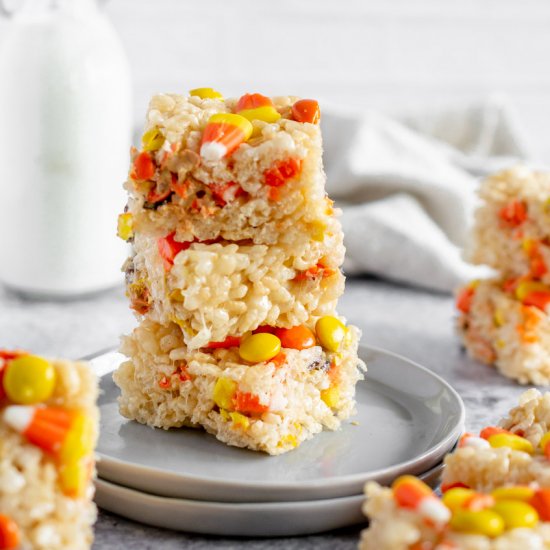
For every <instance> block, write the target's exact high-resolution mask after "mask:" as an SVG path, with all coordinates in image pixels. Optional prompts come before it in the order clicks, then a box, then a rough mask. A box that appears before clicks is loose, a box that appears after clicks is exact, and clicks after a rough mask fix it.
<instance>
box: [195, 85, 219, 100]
mask: <svg viewBox="0 0 550 550" xmlns="http://www.w3.org/2000/svg"><path fill="white" fill-rule="evenodd" d="M189 95H190V96H195V97H200V98H201V99H223V95H222V94H220V92H217V91H216V90H214V88H193V89H192V90H191V91H190V92H189Z"/></svg>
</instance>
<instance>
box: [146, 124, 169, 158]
mask: <svg viewBox="0 0 550 550" xmlns="http://www.w3.org/2000/svg"><path fill="white" fill-rule="evenodd" d="M165 139H166V138H165V137H164V136H163V135H162V133H161V131H160V130H159V128H158V127H157V126H155V127H154V128H151V129H150V130H147V132H145V133H144V134H143V136H141V143H142V146H143V150H144V151H149V152H152V151H158V150H159V149H160V148H161V147H162V145H163V143H164V140H165Z"/></svg>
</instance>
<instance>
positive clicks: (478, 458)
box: [442, 389, 550, 491]
mask: <svg viewBox="0 0 550 550" xmlns="http://www.w3.org/2000/svg"><path fill="white" fill-rule="evenodd" d="M549 443H550V393H546V394H544V395H542V394H541V393H540V392H539V391H537V390H535V389H531V390H528V391H527V392H525V393H524V394H523V395H522V396H521V398H520V404H519V406H518V407H516V408H514V409H512V410H511V411H510V413H509V415H508V417H506V418H505V419H503V420H502V421H501V422H500V426H499V427H494V426H489V427H487V428H484V429H483V430H481V432H480V434H479V436H475V435H473V434H465V435H464V436H463V437H462V439H461V441H460V443H459V448H458V449H457V450H456V451H455V452H454V453H453V454H450V455H448V456H447V457H446V458H445V470H444V472H443V485H442V487H443V489H444V490H445V489H447V488H449V487H454V486H456V485H459V486H466V487H469V488H472V489H476V490H481V491H490V490H492V489H494V488H496V487H500V486H502V485H507V484H525V485H527V484H531V483H537V484H539V485H544V486H548V487H550V445H549Z"/></svg>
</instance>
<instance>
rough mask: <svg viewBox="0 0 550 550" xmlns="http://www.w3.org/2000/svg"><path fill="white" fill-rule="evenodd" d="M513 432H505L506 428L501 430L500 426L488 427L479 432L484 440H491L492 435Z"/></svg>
mask: <svg viewBox="0 0 550 550" xmlns="http://www.w3.org/2000/svg"><path fill="white" fill-rule="evenodd" d="M510 433H512V432H509V431H508V430H505V429H504V428H499V427H498V426H487V427H486V428H483V430H481V431H480V432H479V437H481V438H482V439H489V438H490V437H491V436H492V435H495V434H510Z"/></svg>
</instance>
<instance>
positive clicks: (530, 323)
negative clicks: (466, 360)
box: [457, 279, 550, 384]
mask: <svg viewBox="0 0 550 550" xmlns="http://www.w3.org/2000/svg"><path fill="white" fill-rule="evenodd" d="M548 304H550V287H548V286H546V285H543V284H542V283H540V282H537V281H531V280H524V279H513V280H508V281H498V280H493V279H491V280H485V281H475V282H473V283H470V284H469V285H468V286H467V287H465V288H463V289H462V290H461V291H460V292H459V294H458V298H457V308H458V310H459V311H460V316H459V319H458V329H459V331H460V333H461V335H462V338H463V340H464V344H465V346H466V349H467V350H468V353H469V354H470V355H471V356H472V357H473V358H475V359H477V360H479V361H481V362H483V363H487V364H494V365H496V367H497V368H498V369H499V370H500V371H501V372H502V374H504V375H505V376H508V377H509V378H514V379H516V380H518V381H519V382H521V383H522V384H525V383H530V382H531V383H534V384H548V383H550V316H549V315H548V313H547V312H546V306H547V305H548Z"/></svg>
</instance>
